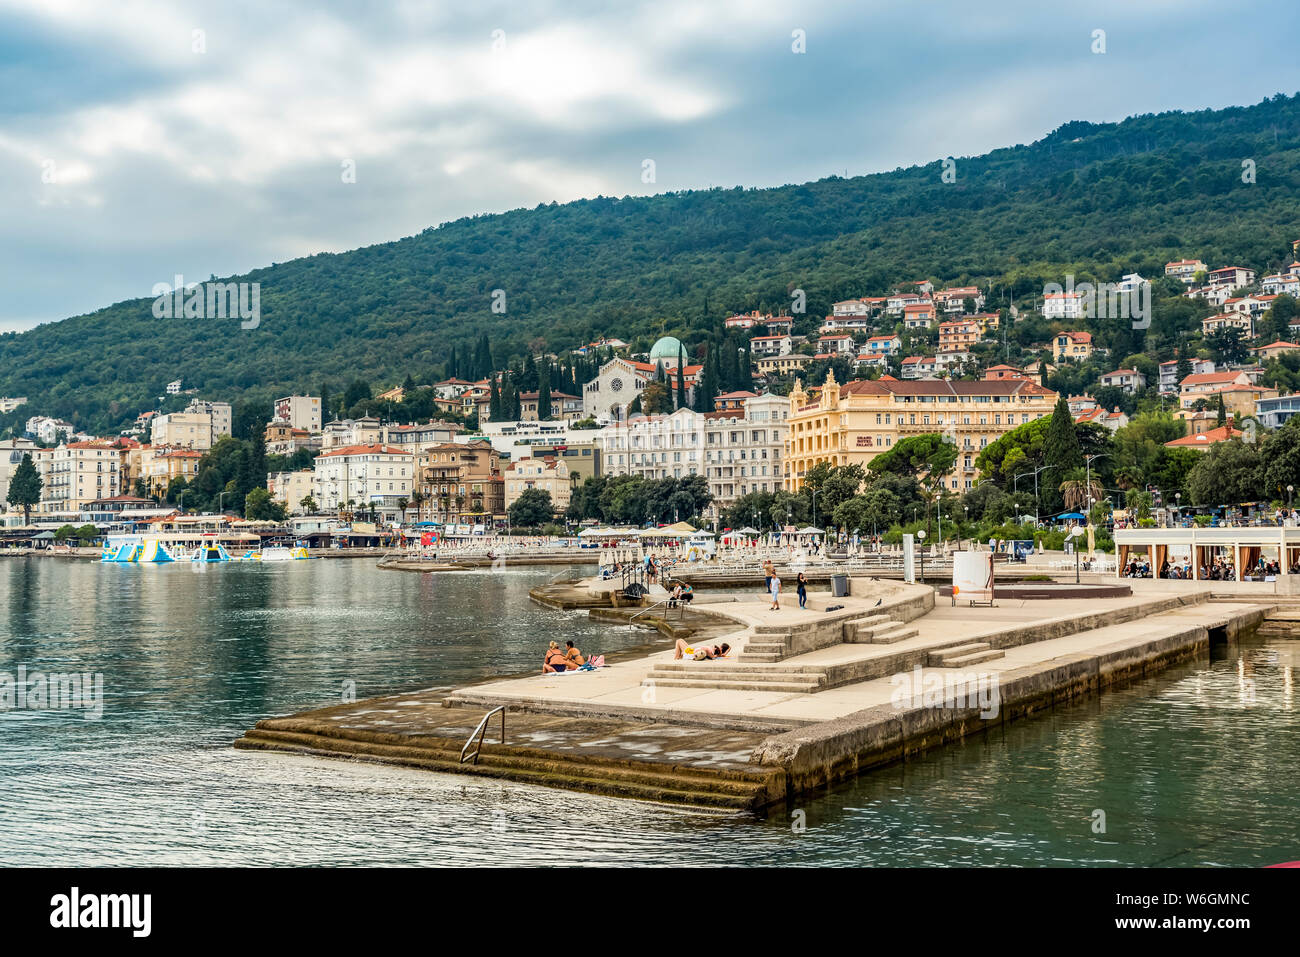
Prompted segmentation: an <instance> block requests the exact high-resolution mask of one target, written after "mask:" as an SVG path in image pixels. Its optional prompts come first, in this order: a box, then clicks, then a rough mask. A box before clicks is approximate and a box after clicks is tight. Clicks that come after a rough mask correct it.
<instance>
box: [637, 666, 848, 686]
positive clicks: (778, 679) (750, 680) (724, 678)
mask: <svg viewBox="0 0 1300 957" xmlns="http://www.w3.org/2000/svg"><path fill="white" fill-rule="evenodd" d="M641 684H642V686H654V687H662V688H712V689H715V690H718V691H779V692H786V693H790V694H812V693H813V692H815V691H820V690H822V688H823V687H824V686H825V685H826V673H825V672H824V671H818V670H816V669H814V668H807V669H805V668H798V667H791V666H788V665H786V666H783V665H779V664H743V665H742V664H733V665H728V664H727V663H726V660H725V659H723V660H722V661H691V662H685V661H661V662H658V663H656V664H655V666H654V667H653V668H652V669H651V671H650V674H649V675H647V676H646V677H645V678H643V679H642V680H641Z"/></svg>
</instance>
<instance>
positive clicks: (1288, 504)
mask: <svg viewBox="0 0 1300 957" xmlns="http://www.w3.org/2000/svg"><path fill="white" fill-rule="evenodd" d="M1294 491H1295V486H1294V485H1288V486H1287V487H1286V507H1287V508H1290V507H1291V493H1292V492H1294Z"/></svg>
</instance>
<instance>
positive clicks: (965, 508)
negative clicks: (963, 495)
mask: <svg viewBox="0 0 1300 957" xmlns="http://www.w3.org/2000/svg"><path fill="white" fill-rule="evenodd" d="M961 510H962V512H963V513H964V514H965V516H966V522H965V523H966V524H970V506H969V505H963V506H962V507H961ZM957 551H961V530H960V529H959V530H958V532H957Z"/></svg>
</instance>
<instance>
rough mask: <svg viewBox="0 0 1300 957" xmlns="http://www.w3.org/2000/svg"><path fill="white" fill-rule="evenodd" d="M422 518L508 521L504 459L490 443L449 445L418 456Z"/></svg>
mask: <svg viewBox="0 0 1300 957" xmlns="http://www.w3.org/2000/svg"><path fill="white" fill-rule="evenodd" d="M415 462H416V469H417V473H418V479H419V480H418V483H417V488H418V491H419V493H420V498H421V501H420V506H419V515H420V517H421V518H426V519H432V520H433V521H437V522H443V523H444V524H445V523H448V522H450V523H453V524H487V523H488V522H491V521H492V520H494V519H499V518H504V517H505V509H506V506H505V484H504V480H503V478H502V473H501V455H500V453H499V452H497V451H496V449H494V448H493V447H492V443H490V442H488V441H486V440H482V439H479V440H476V441H471V442H464V443H458V442H448V443H446V444H444V445H435V446H431V447H430V448H427V449H424V450H423V451H421V452H420V453H419V454H418V455H417V456H416V460H415Z"/></svg>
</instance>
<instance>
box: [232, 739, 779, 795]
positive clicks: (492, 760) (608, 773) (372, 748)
mask: <svg viewBox="0 0 1300 957" xmlns="http://www.w3.org/2000/svg"><path fill="white" fill-rule="evenodd" d="M277 723H280V722H278V721H277V719H270V720H267V721H262V722H260V723H259V724H258V725H257V727H255V728H253V729H251V730H249V731H248V732H246V733H245V735H244V736H243V737H242V738H240V739H238V740H237V741H235V747H236V748H238V749H241V750H248V751H289V752H295V753H298V754H309V755H313V756H317V757H330V758H352V759H356V760H363V761H378V762H381V763H384V764H395V765H401V766H405V767H413V768H421V769H424V770H427V771H437V772H441V773H445V774H466V775H472V776H476V777H487V778H500V779H506V780H510V781H517V782H522V783H526V784H537V785H543V786H546V787H557V788H564V789H567V790H570V791H582V792H585V793H588V794H606V795H613V796H616V797H629V798H638V799H641V800H646V801H657V802H663V803H669V804H681V805H689V806H693V807H705V808H715V809H720V810H732V811H739V810H746V809H751V808H757V807H761V806H763V805H764V804H767V803H770V801H771V800H774V799H776V798H777V797H779V796H781V795H783V794H784V789H785V779H784V776H783V775H782V774H776V775H774V774H772V773H771V772H770V771H769V770H768V769H762V770H759V769H757V768H756V769H754V770H752V771H750V770H739V769H735V768H730V769H728V768H703V767H688V766H684V765H680V764H670V763H667V762H656V761H640V760H635V759H631V758H628V759H622V758H607V757H597V756H594V755H586V754H583V753H581V752H580V751H574V752H568V751H552V750H544V749H540V748H530V747H514V746H510V745H501V744H489V743H485V744H484V745H483V747H482V751H481V752H480V754H479V760H478V763H477V764H473V763H465V764H462V763H461V762H460V750H461V747H462V746H463V745H464V743H465V742H464V741H462V740H453V739H450V738H439V737H432V736H425V735H420V736H416V737H409V738H407V737H401V738H399V736H396V735H382V736H378V735H363V734H362V733H361V732H352V733H349V732H348V731H347V730H345V729H329V733H324V732H308V731H303V730H289V729H287V728H285V727H277ZM284 723H286V724H287V723H288V722H287V721H286V722H284ZM381 738H382V740H381Z"/></svg>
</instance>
